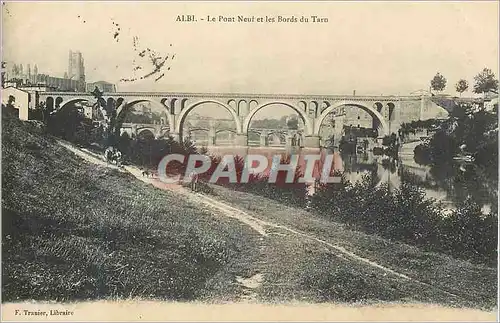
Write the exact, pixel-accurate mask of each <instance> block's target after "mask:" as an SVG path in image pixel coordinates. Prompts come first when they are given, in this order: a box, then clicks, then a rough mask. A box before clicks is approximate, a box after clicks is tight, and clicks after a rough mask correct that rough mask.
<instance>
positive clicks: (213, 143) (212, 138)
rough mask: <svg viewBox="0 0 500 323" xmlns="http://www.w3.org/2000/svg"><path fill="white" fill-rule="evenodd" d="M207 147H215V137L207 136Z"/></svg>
mask: <svg viewBox="0 0 500 323" xmlns="http://www.w3.org/2000/svg"><path fill="white" fill-rule="evenodd" d="M207 145H208V146H209V147H212V146H216V142H215V135H209V136H208V144H207Z"/></svg>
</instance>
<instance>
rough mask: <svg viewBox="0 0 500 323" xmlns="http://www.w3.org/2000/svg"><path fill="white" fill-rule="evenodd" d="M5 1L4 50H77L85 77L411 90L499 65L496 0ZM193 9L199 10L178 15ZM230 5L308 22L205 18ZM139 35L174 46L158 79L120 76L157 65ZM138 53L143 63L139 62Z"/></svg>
mask: <svg viewBox="0 0 500 323" xmlns="http://www.w3.org/2000/svg"><path fill="white" fill-rule="evenodd" d="M2 13H3V18H2V22H3V28H2V33H3V35H2V36H3V60H4V61H7V63H9V62H16V63H23V65H24V66H26V64H28V63H31V65H32V66H33V65H34V64H35V63H36V64H37V65H38V69H39V73H46V74H51V75H54V76H63V75H64V72H65V71H66V70H67V66H68V52H69V50H70V49H71V50H74V51H75V50H79V51H81V52H82V54H83V57H84V60H85V69H86V80H87V81H98V80H106V81H109V82H113V83H116V84H117V88H118V91H173V92H175V91H182V92H243V93H271V94H276V93H287V94H352V92H353V90H356V94H358V95H363V94H366V95H369V94H374V95H379V94H384V95H398V94H399V95H405V94H410V93H412V92H414V91H417V90H421V89H428V88H429V83H430V79H431V78H432V77H433V76H434V75H435V74H436V72H440V73H441V74H443V75H444V76H445V77H446V78H447V80H448V84H447V90H446V91H445V92H448V93H450V94H455V93H454V84H455V83H456V82H457V81H458V80H459V79H460V78H465V79H466V80H468V81H469V83H470V84H471V85H472V83H473V77H474V75H476V74H477V73H478V72H479V71H481V70H482V69H483V68H484V67H488V68H491V69H492V70H493V71H494V72H495V74H496V75H497V76H498V56H499V53H498V39H499V31H498V25H499V20H498V2H497V1H489V2H480V1H473V2H465V1H464V2H451V1H447V2H427V1H426V2H391V3H388V2H340V1H338V2H308V3H305V2H274V3H267V2H266V3H264V2H243V1H242V2H140V3H139V2H107V3H106V2H63V3H61V2H42V1H39V2H9V3H6V4H4V5H3V10H2ZM188 14H189V15H195V17H196V19H197V21H196V22H177V21H176V19H177V17H178V16H179V15H188ZM221 15H222V16H224V17H234V16H238V15H244V16H246V17H252V16H255V19H256V18H257V17H263V18H265V17H266V16H269V17H274V18H276V17H277V16H280V15H281V16H283V17H289V18H293V17H295V18H296V19H297V20H300V18H301V17H302V16H304V17H308V18H309V22H308V23H301V22H300V21H299V22H296V23H289V22H280V23H279V22H274V23H270V22H268V23H266V22H254V23H243V22H242V23H238V22H234V23H231V22H219V21H216V22H208V21H207V16H211V17H215V18H216V20H218V19H219V16H221ZM312 15H316V16H320V17H323V18H327V19H328V22H323V23H313V22H312V21H311V18H310V17H311V16H312ZM202 18H203V19H204V20H203V21H202V20H201V19H202ZM116 24H118V25H119V27H120V32H119V35H118V37H117V38H116V39H115V38H114V33H115V32H116V31H117V27H116ZM134 36H136V37H137V41H138V47H137V48H139V47H140V48H141V49H146V48H150V49H151V50H153V51H155V52H157V53H159V55H161V56H162V57H164V56H165V55H169V59H167V61H166V63H165V65H164V66H163V68H162V71H161V74H163V73H164V76H163V77H162V78H161V79H159V80H158V81H155V78H156V77H158V76H160V73H157V74H154V75H153V76H152V77H148V78H145V79H143V80H138V81H134V82H120V79H122V78H134V75H135V77H140V76H141V75H142V76H143V75H145V74H147V72H149V71H150V70H153V69H154V67H153V66H152V64H151V63H150V62H148V61H146V58H141V57H139V56H138V51H134V46H133V37H134ZM174 54H175V56H174V58H173V59H171V57H172V55H174ZM134 60H135V61H136V64H138V65H141V64H142V65H141V67H143V69H142V70H139V71H137V72H135V74H134V70H133V68H134V66H135V65H134ZM167 67H170V70H168V69H167ZM141 73H142V74H141ZM466 94H467V93H466Z"/></svg>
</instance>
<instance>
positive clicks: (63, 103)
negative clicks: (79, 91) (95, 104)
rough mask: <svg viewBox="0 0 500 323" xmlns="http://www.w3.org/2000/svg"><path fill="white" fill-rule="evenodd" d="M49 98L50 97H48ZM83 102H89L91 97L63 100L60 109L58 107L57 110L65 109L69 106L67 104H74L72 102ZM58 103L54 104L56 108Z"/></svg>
mask: <svg viewBox="0 0 500 323" xmlns="http://www.w3.org/2000/svg"><path fill="white" fill-rule="evenodd" d="M47 100H48V98H47ZM81 102H89V99H84V98H75V99H69V100H66V101H63V102H61V103H59V109H57V111H58V112H59V111H63V110H64V109H66V108H67V106H69V105H72V104H76V103H81ZM56 107H57V105H56V104H54V109H56Z"/></svg>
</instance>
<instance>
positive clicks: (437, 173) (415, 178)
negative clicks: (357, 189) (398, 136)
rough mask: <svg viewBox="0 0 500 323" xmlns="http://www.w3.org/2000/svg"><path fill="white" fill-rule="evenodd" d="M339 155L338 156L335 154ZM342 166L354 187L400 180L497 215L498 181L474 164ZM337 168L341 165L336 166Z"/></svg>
mask: <svg viewBox="0 0 500 323" xmlns="http://www.w3.org/2000/svg"><path fill="white" fill-rule="evenodd" d="M320 152H321V153H322V154H331V153H332V152H333V151H332V150H330V149H321V150H320V149H317V150H311V149H308V150H301V149H292V150H287V149H285V148H284V147H282V148H275V147H266V148H260V147H246V148H238V149H236V150H235V149H233V148H229V147H213V149H211V151H209V153H212V154H218V155H224V154H233V155H240V156H246V155H248V154H263V155H266V156H268V157H269V158H272V157H271V156H272V155H275V154H287V153H288V154H289V153H297V154H306V153H310V154H317V153H320ZM337 154H338V152H337ZM340 157H341V158H340V160H341V163H342V165H335V168H336V169H342V168H343V170H344V171H345V175H346V178H347V179H348V180H349V181H351V182H352V183H355V182H357V181H359V180H361V179H362V178H363V175H365V174H371V175H372V176H374V177H375V178H376V179H377V182H378V183H379V185H380V184H387V185H388V187H389V189H396V188H398V187H400V185H401V177H402V176H404V178H405V180H406V181H409V182H410V183H412V184H414V185H417V186H419V187H421V188H422V189H424V191H425V194H426V196H427V197H428V198H434V199H435V200H437V201H440V202H441V203H442V204H443V206H444V207H445V208H449V209H453V208H455V207H456V205H457V204H458V203H460V202H463V201H465V200H466V199H467V198H471V199H472V200H473V201H475V202H476V203H477V204H479V205H481V206H482V208H483V212H484V213H488V212H489V211H493V212H495V213H496V210H497V206H498V201H497V199H498V193H497V187H498V184H497V177H496V176H491V175H488V174H487V173H486V172H485V171H484V170H483V169H481V168H479V167H477V166H475V165H474V164H464V163H462V164H448V165H441V166H439V167H438V166H433V167H430V166H425V165H419V164H417V163H416V162H415V161H414V160H413V158H412V157H411V156H404V157H401V158H400V159H399V160H390V159H388V158H387V157H385V156H376V155H374V154H373V153H371V152H365V153H362V154H340ZM338 164H340V163H338Z"/></svg>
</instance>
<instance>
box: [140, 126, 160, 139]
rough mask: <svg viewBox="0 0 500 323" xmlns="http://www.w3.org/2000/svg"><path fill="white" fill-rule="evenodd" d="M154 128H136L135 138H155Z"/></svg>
mask: <svg viewBox="0 0 500 323" xmlns="http://www.w3.org/2000/svg"><path fill="white" fill-rule="evenodd" d="M155 132H156V131H155V129H153V128H140V129H137V135H136V137H137V139H140V138H142V139H148V138H149V139H155V138H156V133H155Z"/></svg>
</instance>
